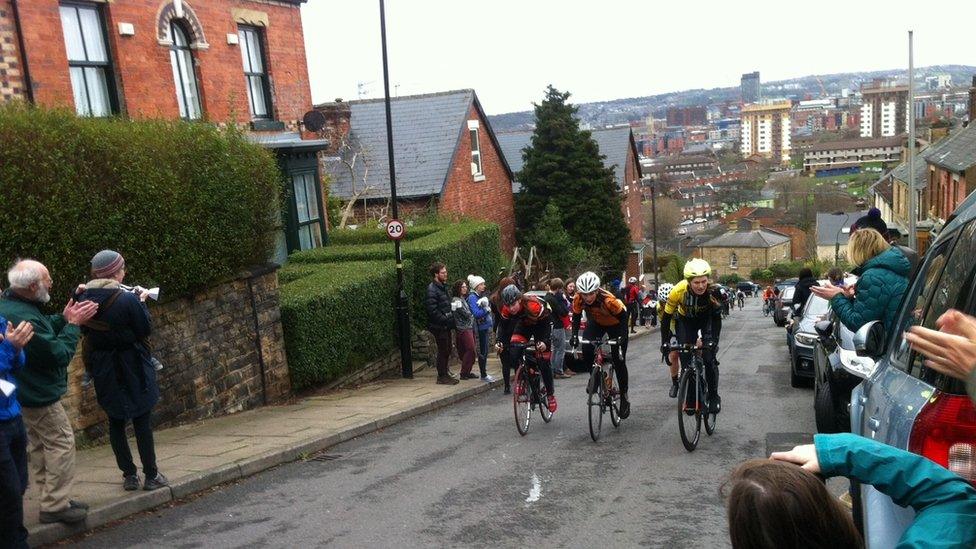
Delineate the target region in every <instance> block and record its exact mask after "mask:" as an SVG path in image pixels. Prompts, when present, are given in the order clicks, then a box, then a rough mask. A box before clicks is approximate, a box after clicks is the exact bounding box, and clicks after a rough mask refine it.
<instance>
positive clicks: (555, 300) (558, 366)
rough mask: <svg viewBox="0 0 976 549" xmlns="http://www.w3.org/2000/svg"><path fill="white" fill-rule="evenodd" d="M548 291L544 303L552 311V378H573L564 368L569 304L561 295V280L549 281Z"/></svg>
mask: <svg viewBox="0 0 976 549" xmlns="http://www.w3.org/2000/svg"><path fill="white" fill-rule="evenodd" d="M548 286H549V291H548V292H547V293H546V302H547V303H548V304H549V308H550V309H552V317H553V318H552V361H551V362H552V376H553V377H555V378H559V379H566V378H570V377H573V375H575V374H573V373H572V372H568V371H566V369H565V368H564V365H565V359H566V328H568V327H569V326H570V320H569V302H567V301H566V296H565V294H563V280H562V279H561V278H554V279H552V280H550V281H549V284H548Z"/></svg>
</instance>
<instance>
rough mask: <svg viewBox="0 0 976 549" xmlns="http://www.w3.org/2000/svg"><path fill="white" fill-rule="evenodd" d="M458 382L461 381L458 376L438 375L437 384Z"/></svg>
mask: <svg viewBox="0 0 976 549" xmlns="http://www.w3.org/2000/svg"><path fill="white" fill-rule="evenodd" d="M458 383H459V381H458V380H457V378H453V377H451V376H438V377H437V384H438V385H457V384H458Z"/></svg>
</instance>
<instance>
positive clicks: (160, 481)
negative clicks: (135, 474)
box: [142, 473, 169, 491]
mask: <svg viewBox="0 0 976 549" xmlns="http://www.w3.org/2000/svg"><path fill="white" fill-rule="evenodd" d="M166 486H169V480H167V479H166V477H164V476H163V474H162V473H156V476H155V477H153V478H147V479H146V483H145V484H143V485H142V489H143V490H146V491H150V490H157V489H159V488H164V487H166Z"/></svg>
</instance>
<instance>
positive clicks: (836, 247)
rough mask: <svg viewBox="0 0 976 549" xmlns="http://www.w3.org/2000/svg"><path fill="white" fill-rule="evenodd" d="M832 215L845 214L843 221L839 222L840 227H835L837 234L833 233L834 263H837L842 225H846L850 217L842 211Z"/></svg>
mask: <svg viewBox="0 0 976 549" xmlns="http://www.w3.org/2000/svg"><path fill="white" fill-rule="evenodd" d="M834 215H843V216H845V218H844V223H841V225H840V228H839V229H837V234H836V235H834V265H837V264H838V263H840V233H842V232H844V227H845V225H847V222H848V221H850V218H849V217H847V216H846V214H843V213H836V214H834Z"/></svg>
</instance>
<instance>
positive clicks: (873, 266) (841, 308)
mask: <svg viewBox="0 0 976 549" xmlns="http://www.w3.org/2000/svg"><path fill="white" fill-rule="evenodd" d="M910 270H911V263H909V262H908V258H907V257H905V254H903V253H902V252H901V250H899V249H898V248H895V247H891V248H888V249H887V250H885V251H883V252H881V253H880V254H878V255H876V256H874V257H872V258H871V259H869V260H868V261H866V262H865V263H864V265H863V266H861V267H859V268H858V269H855V270H854V274H856V275H858V276H859V277H860V278H859V279H858V281H857V293H856V295H855V299H849V298H848V297H847V296H845V295H843V294H837V295H836V296H834V298H833V299H831V300H830V306H831V308H832V309H833V310H834V313H835V314H836V315H837V318H839V319H840V321H841V322H843V323H844V326H847V328H848V329H849V330H851V331H852V332H856V331H858V330H859V329H860V328H861V326H864V325H865V324H867V323H868V322H871V321H872V320H880V321H882V323H884V327H885V330H886V331H887V333H889V334H890V333H891V330H894V329H895V328H894V325H895V315H897V314H898V308H899V307H900V306H901V298H902V296H903V295H905V290H906V289H907V288H908V273H909V271H910Z"/></svg>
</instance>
